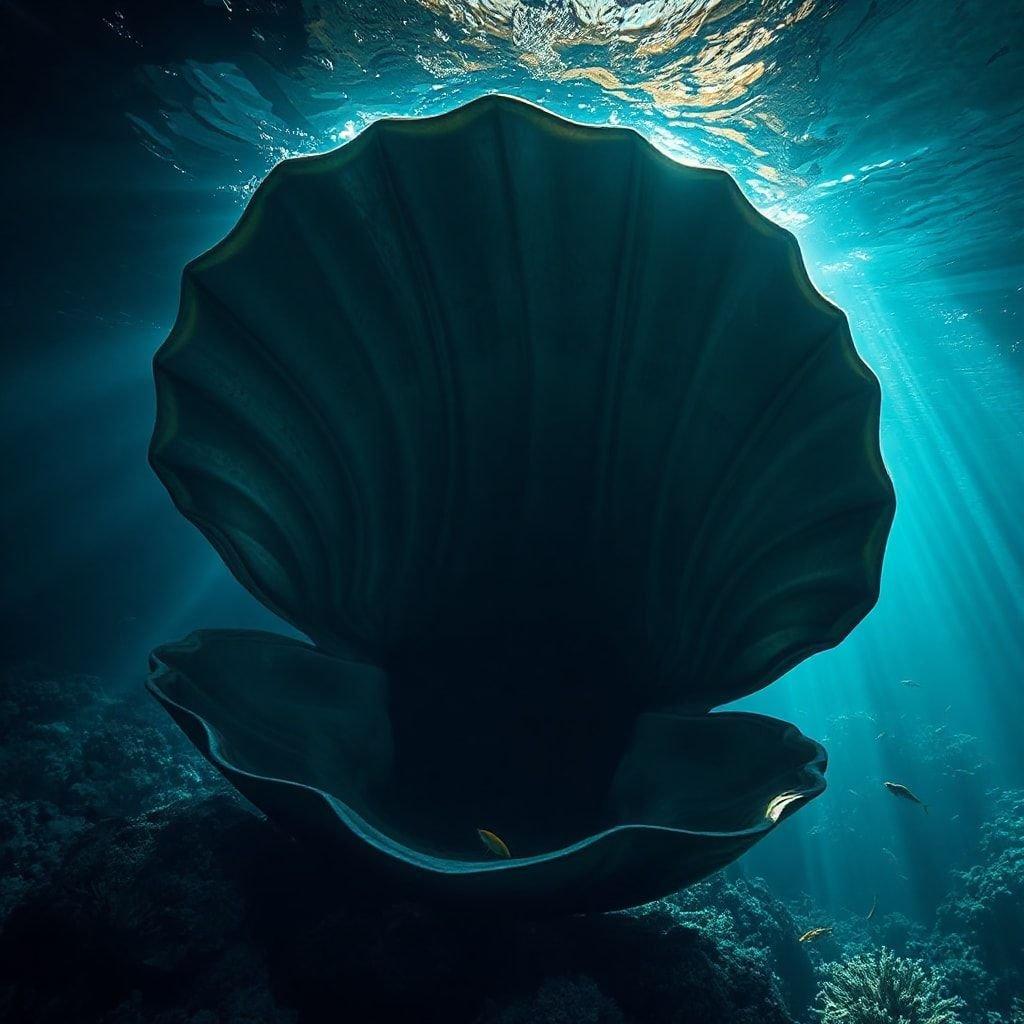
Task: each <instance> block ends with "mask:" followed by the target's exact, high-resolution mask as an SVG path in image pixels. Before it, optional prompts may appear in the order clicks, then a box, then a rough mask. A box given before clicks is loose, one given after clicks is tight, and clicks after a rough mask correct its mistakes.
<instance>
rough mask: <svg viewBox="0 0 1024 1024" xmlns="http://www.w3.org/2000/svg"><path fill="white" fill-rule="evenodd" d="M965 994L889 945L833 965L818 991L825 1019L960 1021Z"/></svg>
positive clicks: (852, 1023)
mask: <svg viewBox="0 0 1024 1024" xmlns="http://www.w3.org/2000/svg"><path fill="white" fill-rule="evenodd" d="M961 1006H962V1002H961V1000H960V999H958V998H956V997H954V996H945V995H943V993H942V988H941V981H940V979H939V977H938V976H937V975H936V974H934V973H933V972H932V971H930V970H928V969H927V968H926V967H925V966H924V965H923V964H922V963H921V962H920V961H917V960H909V959H904V958H902V957H898V956H896V954H895V953H893V952H892V950H890V949H886V948H885V947H884V946H883V947H882V948H881V949H879V950H877V951H876V952H874V953H864V954H861V955H860V956H855V957H853V958H851V959H849V960H844V961H841V962H838V963H833V964H830V965H828V966H827V967H826V968H825V969H824V980H823V982H822V986H821V991H820V992H819V993H818V1012H819V1013H820V1015H821V1021H822V1024H959V1017H958V1011H959V1010H960V1008H961Z"/></svg>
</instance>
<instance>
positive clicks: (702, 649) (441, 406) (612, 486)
mask: <svg viewBox="0 0 1024 1024" xmlns="http://www.w3.org/2000/svg"><path fill="white" fill-rule="evenodd" d="M155 370H156V380H157V393H158V422H157V426H156V432H155V435H154V438H153V443H152V448H151V460H152V464H153V466H154V468H155V469H156V471H157V473H158V474H159V476H160V477H161V479H162V480H163V481H164V483H165V484H166V486H167V487H168V489H169V491H170V493H171V495H172V496H173V498H174V500H175V502H176V504H177V505H178V507H179V508H180V509H181V511H182V512H184V514H185V515H186V516H188V517H189V518H190V519H191V520H192V521H193V522H195V523H196V524H197V525H198V526H199V527H200V529H202V530H203V532H204V533H205V534H206V535H207V536H208V537H209V538H210V540H211V541H212V542H213V543H214V544H215V546H216V547H217V549H218V551H219V552H220V554H221V555H222V556H223V558H224V560H225V561H226V563H227V565H228V566H229V567H230V569H231V571H232V572H233V573H234V574H235V575H236V576H237V577H238V579H239V580H241V582H242V583H243V584H244V585H245V586H246V587H248V588H249V589H250V590H251V591H252V592H253V593H254V594H255V595H256V596H257V597H258V598H259V599H260V600H261V601H262V602H263V603H264V604H266V605H267V606H268V607H270V608H271V609H273V610H275V611H276V612H278V613H279V614H280V615H282V616H283V617H284V618H285V619H287V620H288V621H290V622H291V623H293V624H294V625H295V626H296V627H297V628H299V629H300V630H301V631H302V632H304V633H306V634H307V635H308V636H310V637H311V638H312V639H313V640H314V641H315V642H316V643H317V644H318V645H320V646H321V647H322V648H323V649H325V650H328V651H331V650H333V651H338V652H347V653H349V654H350V655H353V656H356V657H358V658H360V659H363V660H366V661H368V662H372V663H375V664H381V665H383V666H385V667H391V666H393V665H396V664H403V665H407V664H409V663H410V662H412V661H416V660H418V659H423V660H429V659H430V658H433V657H435V656H436V657H439V658H442V659H443V657H444V656H445V655H444V652H447V651H450V650H451V648H452V647H453V646H458V645H459V644H460V643H462V642H464V640H465V638H467V637H472V638H473V640H472V645H474V650H478V648H479V646H480V644H482V643H486V641H487V638H489V637H492V636H494V637H499V636H500V637H502V642H503V643H508V642H512V641H510V640H509V637H510V635H513V634H520V635H523V636H527V637H528V636H529V635H530V634H531V630H535V628H536V626H537V624H538V623H541V622H543V623H555V624H556V626H557V629H558V630H559V631H560V632H562V633H563V634H566V635H571V636H574V637H577V638H582V639H581V640H580V643H581V644H583V645H585V642H586V641H585V638H586V637H588V636H594V637H600V638H601V644H602V645H604V646H605V647H607V649H608V651H609V652H610V656H611V657H612V658H613V659H614V660H615V662H616V664H617V665H619V666H621V680H622V683H621V685H622V686H623V687H624V688H628V689H630V690H631V691H632V692H633V694H634V696H635V702H636V704H637V705H638V706H643V707H651V708H656V707H665V708H669V707H674V708H679V709H686V710H688V711H701V710H706V709H708V708H710V707H713V706H716V705H719V704H722V703H724V702H726V701H729V700H732V699H734V698H737V697H740V696H742V695H744V694H747V693H750V692H752V691H754V690H757V689H759V688H761V687H763V686H765V685H767V684H768V683H769V682H771V681H772V680H773V679H775V678H776V677H777V676H779V675H780V674H781V673H782V672H784V671H785V670H786V669H788V668H789V667H791V666H792V665H794V664H795V663H796V662H798V661H799V660H801V659H802V658H804V657H806V656H807V655H808V654H811V653H813V652H815V651H818V650H821V649H823V648H826V647H829V646H832V645H834V644H836V643H838V642H839V641H840V640H841V639H842V638H843V637H844V636H845V635H846V633H847V632H848V631H849V630H850V629H851V628H852V627H853V626H854V625H855V624H856V622H858V621H859V620H860V618H861V617H862V616H863V615H864V614H865V613H866V612H867V610H868V609H869V608H870V607H871V606H872V604H873V603H874V601H875V599H876V596H877V588H878V580H879V573H880V567H881V559H882V551H883V548H884V543H885V538H886V535H887V531H888V528H889V524H890V521H891V518H892V514H893V507H894V503H893V493H892V489H891V485H890V482H889V479H888V477H887V475H886V472H885V469H884V467H883V464H882V460H881V456H880V452H879V441H878V414H879V389H878V385H877V382H876V380H875V378H874V377H873V376H872V374H871V372H870V371H869V370H868V369H867V367H866V366H865V365H864V363H863V362H862V361H861V359H860V358H859V357H858V355H857V352H856V350H855V348H854V346H853V343H852V340H851V336H850V332H849V329H848V327H847V323H846V319H845V317H844V316H843V314H842V313H841V311H839V310H838V309H837V308H836V307H834V306H832V305H831V304H829V303H828V302H827V301H825V300H824V299H823V298H822V297H821V296H820V295H819V294H818V293H817V292H816V291H815V290H814V288H813V287H812V286H811V284H810V283H809V281H808V278H807V275H806V273H805V271H804V268H803V265H802V262H801V259H800V255H799V252H798V249H797V245H796V243H795V241H794V239H793V238H792V236H791V235H789V234H788V233H787V232H785V231H783V230H782V229H780V228H779V227H776V226H774V225H773V224H771V223H770V222H768V221H767V220H765V219H764V218H763V217H762V216H760V215H759V214H758V213H756V212H755V211H754V210H753V208H752V207H751V206H750V204H749V203H748V202H747V201H746V200H745V199H744V198H743V196H742V195H741V193H740V192H739V190H738V189H737V187H736V186H735V184H734V183H733V182H732V181H731V179H729V177H728V176H727V175H725V174H723V173H719V172H715V171H708V170H700V169H695V168H690V167H684V166H681V165H680V164H678V163H675V162H673V161H672V160H670V159H669V158H667V157H666V156H664V155H663V154H661V153H659V152H658V151H657V150H655V149H654V148H653V147H652V146H651V145H649V144H648V143H647V142H646V141H644V140H643V139H642V138H641V137H640V136H639V135H636V134H634V133H633V132H631V131H626V130H619V129H596V128H590V127H583V126H579V125H575V124H572V123H569V122H566V121H563V120H561V119H559V118H556V117H554V116H552V115H550V114H547V113H545V112H543V111H541V110H540V109H538V108H536V107H533V106H530V105H527V104H524V103H520V102H517V101H513V100H509V99H505V98H501V97H488V98H485V99H482V100H479V101H477V102H475V103H472V104H470V105H468V106H466V107H464V108H461V109H459V110H457V111H454V112H452V113H449V114H446V115H443V116H441V117H438V118H432V119H426V120H415V121H413V120H410V121H403V120H386V121H380V122H377V123H376V124H374V125H373V126H372V127H370V128H369V129H368V130H367V131H365V132H364V133H363V134H362V135H360V136H359V137H358V138H356V139H355V140H354V141H352V142H350V143H349V144H347V145H345V146H344V147H343V148H341V149H340V150H337V151H335V152H333V153H329V154H326V155H323V156H316V157H310V158H303V159H298V160H290V161H286V162H285V163H282V164H281V165H279V166H278V167H277V168H275V170H274V171H273V172H272V173H271V174H270V176H269V177H268V179H267V180H266V181H265V183H264V184H263V185H262V186H261V187H260V188H259V190H258V191H257V192H256V194H255V196H254V197H253V199H252V201H251V202H250V204H249V206H248V208H247V210H246V211H245V214H244V215H243V217H242V219H241V221H240V223H239V225H238V227H237V228H236V229H235V230H234V231H233V232H232V233H231V235H229V237H228V238H227V239H225V240H224V241H223V242H222V243H220V244H219V245H217V246H216V247H215V248H214V249H212V250H211V251H210V252H208V253H206V254H205V255H204V256H202V257H200V258H199V259H197V260H196V261H195V262H193V263H192V264H190V265H189V267H188V268H187V269H186V271H185V275H184V282H183V291H182V304H181V310H180V315H179V318H178V321H177V323H176V325H175V327H174V330H173V332H172V334H171V336H170V337H169V339H168V340H167V342H166V343H165V345H164V346H163V347H162V348H161V350H160V351H159V353H158V355H157V357H156V362H155ZM545 628H547V627H545ZM481 638H483V639H481Z"/></svg>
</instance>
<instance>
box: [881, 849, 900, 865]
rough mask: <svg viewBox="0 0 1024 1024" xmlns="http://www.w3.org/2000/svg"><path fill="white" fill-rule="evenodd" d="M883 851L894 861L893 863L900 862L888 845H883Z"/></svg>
mask: <svg viewBox="0 0 1024 1024" xmlns="http://www.w3.org/2000/svg"><path fill="white" fill-rule="evenodd" d="M882 853H884V854H885V855H886V857H888V858H889V860H891V861H892V862H893V864H899V860H898V859H897V857H896V854H895V853H893V852H892V850H890V849H889V847H888V846H883V847H882Z"/></svg>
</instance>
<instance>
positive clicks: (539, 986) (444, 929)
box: [0, 668, 1024, 1024]
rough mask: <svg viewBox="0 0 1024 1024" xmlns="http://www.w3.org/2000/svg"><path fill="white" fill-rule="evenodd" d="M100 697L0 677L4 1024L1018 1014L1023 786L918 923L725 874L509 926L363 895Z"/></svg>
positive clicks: (35, 678) (169, 738) (599, 1022)
mask: <svg viewBox="0 0 1024 1024" xmlns="http://www.w3.org/2000/svg"><path fill="white" fill-rule="evenodd" d="M104 692H105V691H104V688H103V687H102V685H101V681H99V680H96V679H93V678H89V677H82V676H71V677H63V678H50V677H48V676H47V675H46V674H45V673H42V672H39V671H34V670H32V669H30V668H23V669H22V670H20V671H18V672H14V673H9V674H8V675H7V676H6V677H5V678H4V680H3V682H2V689H0V793H3V794H4V795H3V797H2V799H0V841H2V848H0V914H2V931H0V1017H2V1018H3V1019H6V1020H11V1021H16V1020H17V1021H28V1020H31V1021H38V1022H40V1024H44V1022H61V1024H64V1022H68V1021H75V1022H80V1024H89V1022H103V1024H137V1022H143V1021H145V1022H153V1024H186V1022H187V1024H243V1022H253V1024H255V1022H263V1024H274V1022H281V1024H285V1022H288V1024H293V1022H294V1024H303V1022H320V1021H325V1022H326V1021H337V1020H360V1021H382V1020H391V1019H395V1020H399V1019H401V1020H407V1021H410V1022H411V1021H415V1022H432V1021H438V1022H440V1021H444V1022H447V1024H457V1022H462V1021H465V1022H467V1024H468V1022H480V1024H533V1022H544V1024H620V1022H637V1024H688V1022H702V1024H717V1022H723V1024H724V1022H735V1024H774V1022H778V1024H784V1022H801V1024H802V1022H808V1024H809V1022H811V1021H814V1020H823V1021H825V1024H833V1022H835V1024H838V1022H839V1021H841V1020H842V1021H845V1022H846V1024H882V1022H884V1021H888V1020H895V1019H897V1018H896V1016H895V1014H897V1013H905V1014H906V1016H905V1020H906V1021H907V1022H908V1024H952V1022H955V1021H960V1022H962V1024H1010V1022H1013V1024H1019V1022H1021V1021H1024V1003H1022V1002H1021V1001H1020V999H1019V998H1018V997H1020V996H1021V993H1022V992H1024V955H1021V956H1015V955H1008V954H1007V952H1006V951H1007V950H1011V951H1013V950H1018V951H1021V950H1022V949H1024V793H1022V792H1007V793H1005V794H1004V795H1003V797H1002V798H1001V799H1000V800H999V801H997V802H996V803H995V804H994V805H993V807H992V812H991V816H990V820H989V822H988V824H987V825H986V826H985V827H984V828H983V829H982V831H981V834H980V835H979V836H978V850H977V856H976V858H975V860H974V863H975V866H974V867H972V868H971V869H970V870H968V871H965V872H961V873H956V872H954V873H952V874H951V876H950V879H949V891H948V895H947V897H946V898H945V899H944V900H943V901H942V903H941V905H940V907H939V910H938V912H937V914H936V916H935V919H934V920H933V921H929V922H922V921H911V920H908V919H907V918H905V917H903V916H901V915H899V914H877V915H876V914H873V915H872V917H871V919H870V920H868V919H866V916H865V915H859V916H856V917H854V916H852V915H849V914H847V915H845V916H837V915H836V914H835V913H833V912H830V911H827V910H826V909H825V908H822V907H818V906H815V905H814V903H813V901H811V900H810V898H809V897H808V898H805V899H803V900H800V901H796V902H790V903H784V902H783V901H781V900H779V899H778V898H776V897H775V896H773V894H772V892H771V891H770V889H769V888H768V886H767V885H766V884H765V883H764V882H763V881H762V880H759V879H756V878H745V877H743V875H742V863H741V864H740V865H739V866H737V867H734V868H731V869H729V871H728V872H725V873H722V874H719V875H716V876H714V877H713V878H711V879H709V880H707V881H705V882H703V883H701V884H700V885H697V886H695V887H693V888H691V889H689V890H686V891H684V892H681V893H678V894H676V895H675V896H673V897H670V898H667V899H664V900H660V901H657V902H655V903H651V904H648V905H646V906H644V907H639V908H636V909H634V910H631V911H626V912H621V913H615V914H604V915H594V916H577V917H571V918H565V919H561V920H551V921H539V922H531V921H515V920H508V919H502V918H495V917H494V916H492V915H488V914H483V913H480V914H473V913H468V912H467V913H461V914H453V913H442V912H439V911H437V910H432V909H429V908H426V907H422V906H418V905H415V904H411V903H408V902H402V901H398V902H395V901H391V900H388V899H387V898H385V897H382V896H381V895H380V894H379V893H375V892H374V891H373V890H369V889H367V887H366V885H365V884H364V880H363V879H361V878H359V877H351V876H350V875H347V874H346V873H345V872H344V871H343V870H342V871H339V870H338V867H337V865H335V864H332V863H326V862H324V861H323V860H321V859H318V857H317V856H316V853H315V851H311V850H308V849H304V848H303V847H301V846H300V845H299V844H297V843H295V842H294V841H292V840H290V839H289V838H287V837H285V836H284V835H282V834H281V833H280V832H279V831H277V830H276V829H275V828H274V827H273V826H272V825H270V824H269V823H268V822H267V821H265V820H264V819H263V818H262V817H261V816H260V815H258V814H257V813H256V812H254V811H253V810H252V809H251V808H249V807H248V806H246V805H244V804H243V802H242V801H241V800H240V799H239V798H237V797H236V796H235V795H234V793H233V791H232V790H231V789H230V788H229V787H228V786H227V785H226V784H225V783H224V782H222V781H221V780H220V779H219V777H217V776H216V775H214V774H213V773H212V771H211V770H210V769H209V768H208V767H207V766H206V764H205V762H202V761H201V760H200V759H199V757H198V755H196V754H195V753H194V752H193V751H192V749H191V748H190V747H187V746H186V743H185V740H184V739H183V738H179V736H178V734H177V732H176V730H175V729H174V728H173V727H172V725H171V724H170V722H169V720H168V721H165V720H164V718H163V713H162V712H161V711H160V710H159V709H158V708H157V707H156V706H155V705H154V704H152V703H151V701H150V700H149V698H148V697H147V696H145V695H144V694H143V693H141V692H140V693H139V694H138V696H137V697H136V696H133V697H131V698H129V699H128V700H119V701H114V700H110V699H109V698H107V697H105V696H104ZM823 926H827V927H831V929H832V931H831V932H830V933H828V934H825V935H823V936H822V937H821V938H819V939H818V940H817V941H813V942H800V941H799V938H800V936H801V935H802V934H804V933H805V932H806V931H808V930H810V929H812V928H814V927H823ZM883 948H888V949H890V950H892V953H893V956H888V955H887V954H886V955H883V954H882V953H881V950H882V949H883ZM887 1000H888V1002H887Z"/></svg>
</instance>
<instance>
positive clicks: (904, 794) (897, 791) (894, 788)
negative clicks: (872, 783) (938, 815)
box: [882, 782, 928, 814]
mask: <svg viewBox="0 0 1024 1024" xmlns="http://www.w3.org/2000/svg"><path fill="white" fill-rule="evenodd" d="M882 785H883V786H885V788H886V789H887V790H889V792H890V793H892V795H893V796H898V797H899V798H900V799H901V800H909V801H910V802H911V803H912V804H920V805H921V806H922V807H923V808H924V813H925V814H927V813H928V805H927V804H926V803H925V802H924V801H923V800H920V799H918V797H916V796H914V794H913V793H911V792H910V790H909V789H907V787H906V786H904V785H902V784H901V783H899V782H883V783H882Z"/></svg>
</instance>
